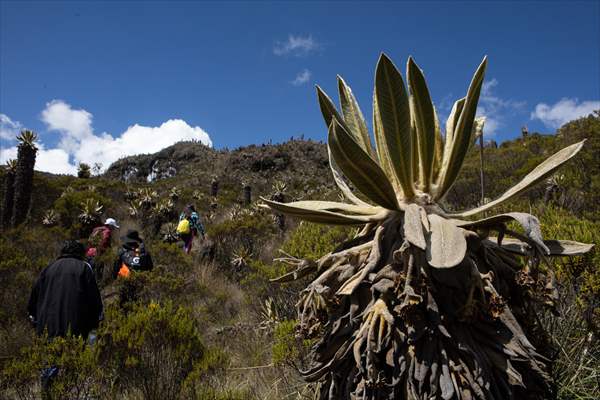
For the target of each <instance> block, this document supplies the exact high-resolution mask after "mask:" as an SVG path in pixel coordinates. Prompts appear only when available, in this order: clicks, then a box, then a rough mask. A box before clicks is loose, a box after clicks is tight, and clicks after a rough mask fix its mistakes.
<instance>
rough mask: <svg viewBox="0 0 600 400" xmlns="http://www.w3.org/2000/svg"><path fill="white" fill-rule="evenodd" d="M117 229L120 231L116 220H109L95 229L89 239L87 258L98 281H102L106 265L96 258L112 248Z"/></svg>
mask: <svg viewBox="0 0 600 400" xmlns="http://www.w3.org/2000/svg"><path fill="white" fill-rule="evenodd" d="M115 229H119V225H118V224H117V221H116V220H115V219H114V218H107V219H106V221H104V225H101V226H98V227H96V228H94V230H93V231H92V233H91V235H90V237H89V239H88V249H87V252H86V254H85V255H86V258H87V261H88V263H89V264H90V265H91V266H92V269H93V271H94V276H95V277H96V281H100V280H101V279H102V272H103V270H104V264H102V263H98V262H95V258H96V257H98V256H100V255H102V254H104V252H106V250H108V249H109V248H110V245H111V241H112V233H113V231H114V230H115Z"/></svg>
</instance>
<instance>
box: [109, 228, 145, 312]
mask: <svg viewBox="0 0 600 400" xmlns="http://www.w3.org/2000/svg"><path fill="white" fill-rule="evenodd" d="M153 267H154V263H153V262H152V257H151V256H150V253H149V252H148V251H146V246H145V245H144V240H143V239H142V238H141V237H140V234H139V232H138V231H135V230H131V229H130V230H128V231H127V233H126V234H125V236H122V237H121V248H120V249H119V254H118V256H117V259H116V260H115V263H114V266H113V278H114V279H117V278H120V279H124V282H123V286H122V288H121V293H120V304H121V307H123V306H124V305H125V304H126V303H129V302H131V301H132V300H134V299H135V294H136V288H135V287H134V286H133V285H132V284H131V282H130V281H129V278H130V276H131V274H132V272H139V271H151V270H152V268H153Z"/></svg>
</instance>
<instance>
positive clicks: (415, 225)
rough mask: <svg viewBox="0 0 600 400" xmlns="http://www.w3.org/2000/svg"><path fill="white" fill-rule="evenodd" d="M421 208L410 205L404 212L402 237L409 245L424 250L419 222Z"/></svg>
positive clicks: (421, 226)
mask: <svg viewBox="0 0 600 400" xmlns="http://www.w3.org/2000/svg"><path fill="white" fill-rule="evenodd" d="M422 210H423V207H421V206H419V205H417V204H415V203H411V204H409V205H408V206H406V209H405V210H404V237H405V238H406V240H408V242H409V243H412V244H413V245H415V246H417V247H418V248H420V249H422V250H425V248H426V243H425V233H424V232H423V224H422V222H421V215H422V214H421V213H422Z"/></svg>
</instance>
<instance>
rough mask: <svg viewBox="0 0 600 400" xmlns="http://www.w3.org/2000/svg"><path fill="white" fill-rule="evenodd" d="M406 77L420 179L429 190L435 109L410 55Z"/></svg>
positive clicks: (433, 144) (433, 147)
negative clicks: (417, 151) (415, 135)
mask: <svg viewBox="0 0 600 400" xmlns="http://www.w3.org/2000/svg"><path fill="white" fill-rule="evenodd" d="M406 78H407V80H408V88H409V90H410V94H411V98H410V99H411V106H412V107H411V112H412V113H413V116H414V121H415V128H416V134H417V143H418V149H419V174H420V181H421V182H422V184H423V191H425V192H429V186H430V184H431V177H432V171H433V160H434V151H435V133H436V131H435V125H436V124H435V111H434V109H433V103H432V101H431V95H430V94H429V89H428V88H427V83H426V81H425V77H424V76H423V72H422V71H421V69H420V68H419V67H418V66H417V64H416V63H415V62H414V60H413V59H412V57H409V58H408V65H407V67H406Z"/></svg>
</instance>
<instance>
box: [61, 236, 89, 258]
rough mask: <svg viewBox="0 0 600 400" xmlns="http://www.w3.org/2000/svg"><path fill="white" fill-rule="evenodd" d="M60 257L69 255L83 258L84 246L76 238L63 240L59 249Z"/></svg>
mask: <svg viewBox="0 0 600 400" xmlns="http://www.w3.org/2000/svg"><path fill="white" fill-rule="evenodd" d="M60 255H61V256H62V257H65V256H70V257H75V258H83V256H84V255H85V246H84V245H83V244H82V243H80V242H78V241H77V240H65V242H64V243H63V246H62V248H61V249H60Z"/></svg>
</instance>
